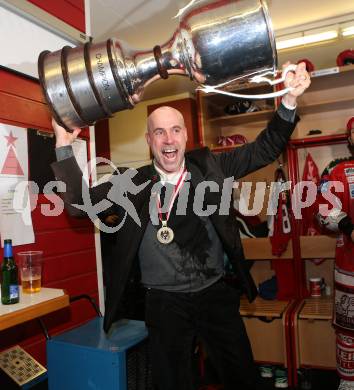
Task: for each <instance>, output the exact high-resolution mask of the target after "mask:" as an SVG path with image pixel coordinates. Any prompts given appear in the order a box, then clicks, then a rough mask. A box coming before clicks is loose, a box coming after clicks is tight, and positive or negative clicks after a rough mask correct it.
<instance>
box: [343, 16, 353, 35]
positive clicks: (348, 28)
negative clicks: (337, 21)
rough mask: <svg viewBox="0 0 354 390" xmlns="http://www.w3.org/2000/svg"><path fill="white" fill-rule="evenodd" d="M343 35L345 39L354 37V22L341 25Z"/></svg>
mask: <svg viewBox="0 0 354 390" xmlns="http://www.w3.org/2000/svg"><path fill="white" fill-rule="evenodd" d="M340 29H341V34H342V36H343V37H348V36H349V35H354V20H352V21H350V22H348V23H343V24H341V25H340Z"/></svg>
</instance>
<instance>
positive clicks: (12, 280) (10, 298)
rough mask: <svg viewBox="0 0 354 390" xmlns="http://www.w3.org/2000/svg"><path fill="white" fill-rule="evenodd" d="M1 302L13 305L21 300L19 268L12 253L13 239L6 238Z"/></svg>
mask: <svg viewBox="0 0 354 390" xmlns="http://www.w3.org/2000/svg"><path fill="white" fill-rule="evenodd" d="M1 274H2V281H1V303H2V304H4V305H11V304H13V303H17V302H18V301H19V300H20V294H19V286H18V269H17V265H16V263H15V260H14V258H13V255H12V240H4V260H3V262H2V266H1Z"/></svg>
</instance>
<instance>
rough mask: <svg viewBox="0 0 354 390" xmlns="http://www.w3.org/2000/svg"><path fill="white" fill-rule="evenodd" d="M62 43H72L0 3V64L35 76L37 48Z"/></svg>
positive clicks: (57, 47)
mask: <svg viewBox="0 0 354 390" xmlns="http://www.w3.org/2000/svg"><path fill="white" fill-rule="evenodd" d="M65 45H70V46H73V43H72V42H70V41H69V40H67V39H64V38H62V37H60V36H58V35H56V34H54V33H53V32H51V31H48V30H46V29H45V28H44V27H41V26H39V25H37V24H35V23H34V22H33V21H31V20H28V19H26V18H25V17H23V16H20V15H19V14H17V13H15V12H13V11H11V10H9V9H7V8H5V7H4V6H2V5H1V4H0V65H3V66H6V67H8V68H10V69H14V70H17V71H19V72H22V73H25V74H27V75H29V76H33V77H36V78H37V77H38V72H37V59H38V56H39V54H40V52H42V51H43V50H50V51H54V50H59V49H61V48H62V47H63V46H65Z"/></svg>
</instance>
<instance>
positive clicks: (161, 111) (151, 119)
mask: <svg viewBox="0 0 354 390" xmlns="http://www.w3.org/2000/svg"><path fill="white" fill-rule="evenodd" d="M168 117H170V118H175V121H176V123H179V124H180V125H181V126H183V127H185V124H184V118H183V115H182V114H181V112H180V111H178V110H176V109H175V108H173V107H170V106H162V107H159V108H156V110H154V111H153V112H152V113H151V114H150V115H149V116H148V119H147V130H148V131H151V130H153V129H154V127H155V125H156V124H157V125H158V124H159V123H160V121H161V120H164V118H168Z"/></svg>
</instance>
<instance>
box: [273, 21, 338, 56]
mask: <svg viewBox="0 0 354 390" xmlns="http://www.w3.org/2000/svg"><path fill="white" fill-rule="evenodd" d="M337 37H338V26H337V25H332V26H327V27H324V28H319V29H312V30H307V31H302V32H298V33H294V34H288V35H284V36H281V37H279V38H278V39H277V41H276V46H277V49H278V50H283V49H289V48H291V47H296V46H304V45H308V44H313V43H318V42H323V41H328V40H331V39H335V38H337Z"/></svg>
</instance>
